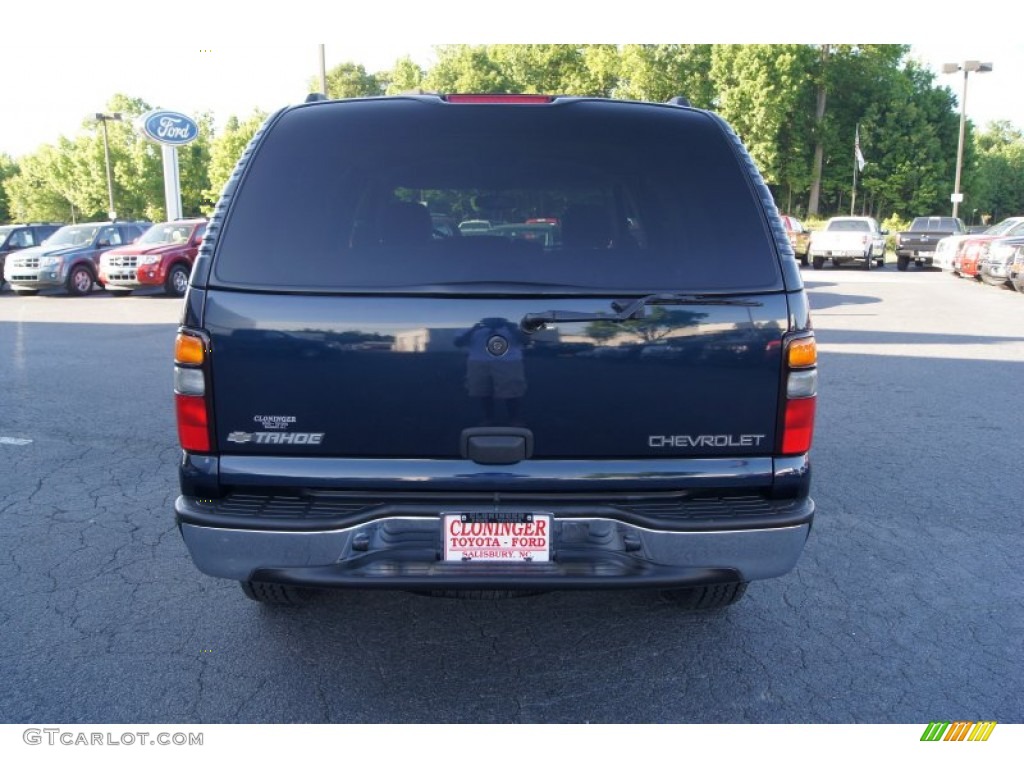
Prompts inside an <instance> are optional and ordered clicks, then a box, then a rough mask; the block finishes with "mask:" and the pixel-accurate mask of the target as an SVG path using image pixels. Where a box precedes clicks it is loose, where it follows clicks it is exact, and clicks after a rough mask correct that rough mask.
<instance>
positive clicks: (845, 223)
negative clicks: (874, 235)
mask: <svg viewBox="0 0 1024 768" xmlns="http://www.w3.org/2000/svg"><path fill="white" fill-rule="evenodd" d="M827 229H828V231H829V232H870V231H871V225H870V224H868V223H867V222H866V221H850V220H839V221H830V222H829V224H828V227H827Z"/></svg>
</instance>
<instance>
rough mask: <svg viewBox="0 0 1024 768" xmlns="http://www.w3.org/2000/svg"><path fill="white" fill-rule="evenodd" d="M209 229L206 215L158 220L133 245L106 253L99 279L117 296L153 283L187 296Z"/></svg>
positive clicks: (172, 294)
mask: <svg viewBox="0 0 1024 768" xmlns="http://www.w3.org/2000/svg"><path fill="white" fill-rule="evenodd" d="M205 233H206V219H179V220H177V221H168V222H165V223H163V224H155V225H154V226H152V227H150V228H149V230H147V232H146V234H144V235H143V236H142V237H140V238H139V239H138V240H136V241H135V242H134V243H132V244H131V245H126V246H124V247H122V248H115V249H113V250H111V251H107V252H106V253H105V254H103V257H102V258H101V259H100V274H99V281H100V283H102V284H103V287H104V288H106V289H107V290H108V291H110V292H111V293H112V294H114V295H116V296H127V295H128V294H129V293H131V292H132V291H133V290H135V289H136V288H142V287H144V286H153V285H156V286H163V289H164V291H165V292H166V293H167V295H168V296H179V297H180V296H184V295H185V289H187V288H188V279H189V276H190V275H191V274H192V262H193V261H195V258H196V254H197V253H198V252H199V243H200V242H201V241H202V239H203V235H204V234H205Z"/></svg>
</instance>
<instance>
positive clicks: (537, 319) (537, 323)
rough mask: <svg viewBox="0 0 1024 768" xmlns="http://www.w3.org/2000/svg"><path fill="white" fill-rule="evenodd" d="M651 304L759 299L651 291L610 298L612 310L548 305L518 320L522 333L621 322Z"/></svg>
mask: <svg viewBox="0 0 1024 768" xmlns="http://www.w3.org/2000/svg"><path fill="white" fill-rule="evenodd" d="M653 304H676V305H685V304H690V305H700V306H712V305H714V306H727V307H760V306H761V302H760V301H754V300H752V299H724V298H721V297H718V296H711V295H702V294H686V293H652V294H651V295H650V296H644V297H642V298H639V299H634V300H633V301H630V302H628V303H627V302H620V301H613V302H612V309H613V310H615V312H614V314H611V313H608V312H570V311H566V310H560V309H549V310H547V311H546V312H528V313H527V314H525V315H523V319H522V320H520V321H519V327H520V328H522V329H523V330H524V331H525V332H526V333H534V332H535V331H539V330H540V329H541V328H543V327H544V326H546V325H554V324H556V323H594V322H599V321H602V320H604V321H607V322H610V323H624V322H627V321H629V320H639V319H640V318H642V317H643V315H644V307H647V306H649V305H653Z"/></svg>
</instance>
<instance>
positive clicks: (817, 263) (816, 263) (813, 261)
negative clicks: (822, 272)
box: [811, 256, 825, 269]
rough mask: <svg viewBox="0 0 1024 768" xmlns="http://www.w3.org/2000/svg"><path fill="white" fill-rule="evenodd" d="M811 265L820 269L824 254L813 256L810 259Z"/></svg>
mask: <svg viewBox="0 0 1024 768" xmlns="http://www.w3.org/2000/svg"><path fill="white" fill-rule="evenodd" d="M811 265H812V266H813V267H814V268H815V269H821V268H822V267H824V266H825V257H824V256H815V257H814V258H813V259H811Z"/></svg>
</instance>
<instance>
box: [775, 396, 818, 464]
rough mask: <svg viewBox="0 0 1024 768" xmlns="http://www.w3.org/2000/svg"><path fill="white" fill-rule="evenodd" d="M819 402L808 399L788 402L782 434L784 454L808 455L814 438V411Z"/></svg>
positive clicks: (815, 399)
mask: <svg viewBox="0 0 1024 768" xmlns="http://www.w3.org/2000/svg"><path fill="white" fill-rule="evenodd" d="M817 402H818V400H817V398H815V397H807V398H803V399H801V400H787V401H786V422H785V429H784V431H783V433H782V452H783V453H784V454H787V455H788V454H800V453H807V451H809V450H810V449H811V442H812V440H813V438H814V411H815V406H816V404H817Z"/></svg>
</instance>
